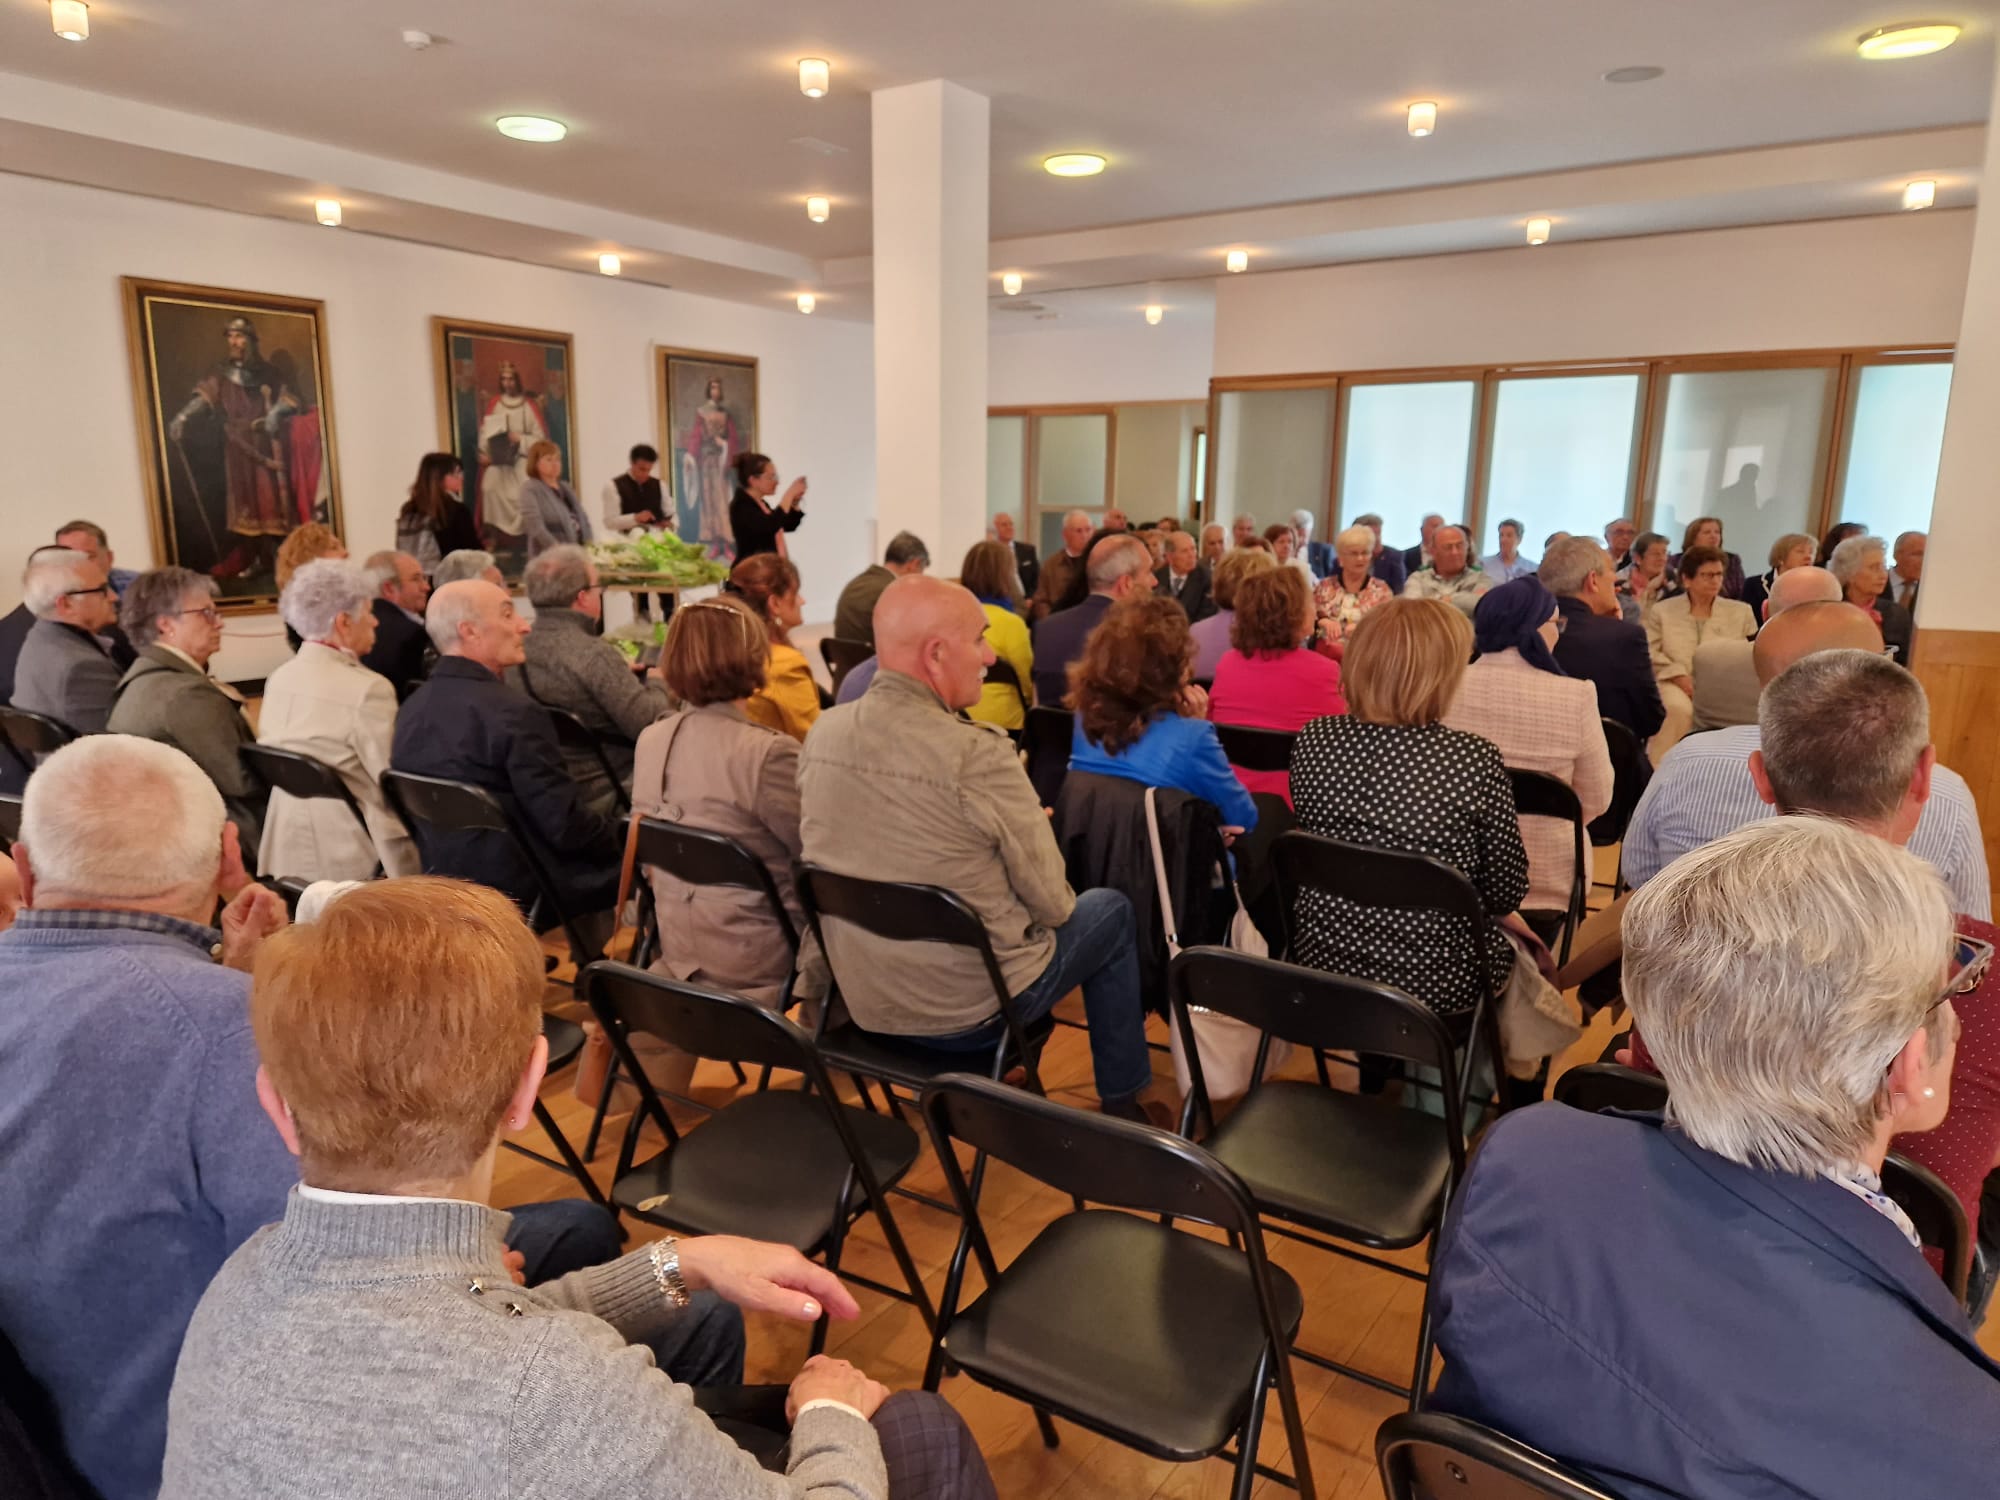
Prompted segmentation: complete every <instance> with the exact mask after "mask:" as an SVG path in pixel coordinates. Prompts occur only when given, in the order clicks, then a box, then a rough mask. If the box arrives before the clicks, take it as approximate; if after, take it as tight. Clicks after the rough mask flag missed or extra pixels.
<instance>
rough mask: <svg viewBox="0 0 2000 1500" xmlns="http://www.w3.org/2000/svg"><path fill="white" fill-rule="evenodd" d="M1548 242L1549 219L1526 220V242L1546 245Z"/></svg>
mask: <svg viewBox="0 0 2000 1500" xmlns="http://www.w3.org/2000/svg"><path fill="white" fill-rule="evenodd" d="M1548 242H1549V221H1548V220H1547V219H1530V220H1528V243H1529V244H1531V245H1546V244H1547V243H1548Z"/></svg>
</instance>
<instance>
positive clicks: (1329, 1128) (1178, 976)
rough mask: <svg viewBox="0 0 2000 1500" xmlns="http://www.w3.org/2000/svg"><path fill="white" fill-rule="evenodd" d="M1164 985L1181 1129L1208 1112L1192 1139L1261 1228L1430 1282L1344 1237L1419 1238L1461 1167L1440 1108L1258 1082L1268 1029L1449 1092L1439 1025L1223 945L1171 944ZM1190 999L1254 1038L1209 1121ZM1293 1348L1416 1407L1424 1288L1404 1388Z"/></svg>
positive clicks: (1405, 1242) (1385, 997)
mask: <svg viewBox="0 0 2000 1500" xmlns="http://www.w3.org/2000/svg"><path fill="white" fill-rule="evenodd" d="M1167 987H1168V992H1169V995H1170V996H1171V999H1172V1003H1173V1011H1174V1024H1175V1025H1176V1026H1178V1027H1179V1028H1180V1035H1181V1049H1182V1052H1183V1053H1184V1055H1185V1056H1186V1057H1187V1060H1188V1074H1189V1084H1190V1088H1189V1091H1188V1103H1187V1111H1186V1113H1184V1114H1183V1116H1182V1129H1183V1133H1191V1132H1189V1131H1188V1126H1189V1125H1191V1124H1192V1122H1193V1120H1194V1118H1195V1117H1196V1116H1197V1115H1199V1116H1200V1117H1201V1118H1204V1119H1206V1120H1207V1121H1208V1123H1209V1128H1210V1134H1209V1136H1208V1138H1207V1140H1206V1141H1205V1142H1204V1143H1203V1144H1204V1145H1205V1146H1206V1147H1207V1148H1208V1150H1209V1153H1210V1154H1211V1155H1213V1156H1214V1157H1215V1159H1216V1160H1217V1161H1219V1162H1221V1163H1222V1164H1223V1165H1224V1166H1225V1167H1227V1168H1229V1169H1230V1170H1231V1171H1232V1172H1234V1173H1235V1174H1236V1175H1237V1176H1238V1177H1239V1178H1241V1179H1242V1181H1243V1185H1244V1187H1246V1188H1247V1189H1248V1190H1249V1192H1250V1196H1251V1198H1252V1200H1253V1201H1254V1202H1255V1203H1256V1205H1257V1211H1258V1213H1259V1214H1260V1215H1262V1216H1263V1219H1264V1224H1265V1228H1266V1229H1268V1230H1270V1231H1271V1232H1273V1233H1275V1234H1281V1235H1284V1236H1285V1237H1286V1238H1288V1239H1295V1240H1299V1241H1302V1242H1303V1243H1305V1244H1308V1245H1313V1246H1316V1247H1317V1248H1319V1249H1321V1250H1329V1251H1332V1252H1333V1253H1334V1254H1335V1255H1343V1256H1346V1257H1347V1258H1348V1259H1350V1260H1358V1261H1362V1262H1364V1263H1366V1264H1368V1265H1371V1266H1375V1267H1377V1268H1378V1269H1380V1270H1384V1271H1390V1272H1393V1273H1395V1274H1396V1275H1398V1276H1404V1277H1408V1278H1409V1279H1410V1280H1412V1281H1417V1282H1423V1283H1426V1284H1428V1282H1429V1280H1430V1278H1429V1277H1428V1276H1426V1275H1425V1274H1424V1273H1423V1272H1421V1271H1413V1270H1411V1269H1410V1268H1409V1267H1407V1266H1402V1265H1398V1264H1396V1263H1395V1262H1394V1261H1390V1260H1384V1259H1382V1258H1381V1257H1380V1256H1376V1255H1369V1254H1366V1253H1364V1252H1362V1251H1359V1250H1354V1249H1351V1248H1349V1246H1351V1245H1365V1246H1367V1247H1368V1248H1369V1249H1371V1250H1402V1249H1406V1248H1408V1247H1409V1246H1411V1245H1417V1244H1421V1243H1423V1242H1424V1241H1425V1240H1427V1239H1429V1238H1430V1237H1431V1236H1432V1234H1434V1233H1435V1232H1436V1230H1437V1227H1438V1225H1439V1224H1440V1223H1442V1222H1443V1220H1444V1213H1445V1209H1446V1207H1447V1206H1448V1204H1449V1203H1450V1201H1451V1195H1452V1193H1453V1192H1455V1191H1456V1190H1457V1187H1458V1182H1459V1179H1460V1178H1461V1177H1462V1176H1463V1175H1464V1174H1465V1134H1464V1132H1463V1131H1462V1130H1461V1129H1460V1128H1459V1127H1458V1125H1457V1123H1456V1122H1454V1121H1452V1120H1449V1119H1446V1118H1445V1117H1444V1116H1443V1115H1441V1114H1440V1115H1428V1114H1424V1113H1422V1112H1420V1111H1418V1110H1413V1109H1405V1108H1403V1107H1402V1106H1401V1105H1400V1104H1398V1103H1395V1102H1392V1101H1390V1100H1387V1099H1385V1098H1382V1097H1379V1096H1375V1097H1371V1096H1368V1095H1364V1094H1355V1093H1349V1092H1347V1091H1346V1090H1344V1089H1337V1088H1332V1087H1329V1086H1328V1085H1327V1084H1325V1083H1295V1082H1288V1081H1277V1082H1266V1081H1264V1067H1265V1063H1266V1060H1267V1057H1268V1055H1269V1051H1270V1046H1271V1039H1272V1038H1273V1037H1277V1038H1279V1039H1280V1040H1283V1041H1287V1042H1292V1043H1294V1044H1296V1045H1298V1046H1301V1047H1309V1048H1312V1049H1313V1050H1314V1051H1315V1052H1319V1053H1325V1052H1366V1053H1372V1054H1375V1055H1378V1056H1384V1057H1394V1058H1398V1059H1400V1060H1402V1061H1404V1062H1408V1063H1415V1064H1417V1065H1419V1066H1422V1067H1427V1068H1435V1069H1436V1070H1437V1072H1438V1076H1439V1078H1440V1079H1441V1081H1442V1090H1443V1093H1444V1096H1445V1097H1446V1098H1448V1099H1449V1098H1453V1097H1455V1096H1456V1094H1457V1092H1458V1085H1457V1077H1456V1063H1455V1062H1454V1060H1453V1056H1452V1051H1453V1048H1452V1039H1451V1034H1450V1032H1449V1031H1447V1030H1446V1029H1445V1024H1444V1022H1443V1021H1442V1020H1440V1019H1439V1018H1438V1017H1437V1015H1436V1014H1435V1013H1434V1012H1432V1011H1431V1010H1430V1009H1428V1008H1427V1007H1425V1006H1423V1005H1420V1004H1419V1003H1418V1002H1417V1001H1415V1000H1412V999H1411V998H1410V997H1409V996H1408V995H1406V994H1404V993H1403V992H1402V991H1401V990H1397V989H1392V988H1390V987H1389V986H1388V985H1381V984H1369V983H1366V982H1365V981H1362V980H1359V979H1345V978H1342V977H1340V976H1339V975H1335V974H1325V973H1322V972H1320V971H1319V970H1317V969H1305V968H1300V967H1298V966H1297V965H1295V964H1286V963H1279V962H1277V961H1275V960H1273V959H1268V958H1253V957H1251V956H1249V955H1248V954H1243V953H1233V952H1230V951H1229V950H1227V949H1224V948H1190V949H1188V950H1187V951H1186V952H1184V953H1182V954H1181V955H1180V956H1179V957H1178V958H1176V959H1175V960H1174V963H1173V967H1172V969H1171V970H1170V971H1169V973H1168V986H1167ZM1195 1007H1198V1008H1200V1009H1202V1010H1206V1011H1212V1012H1214V1013H1215V1014H1217V1015H1222V1016H1228V1017H1231V1018H1233V1019H1235V1020H1238V1021H1241V1022H1243V1023H1244V1024H1246V1025H1248V1026H1250V1027H1252V1028H1254V1029H1255V1030H1257V1031H1258V1032H1260V1033H1262V1037H1261V1040H1260V1042H1259V1045H1258V1048H1257V1058H1256V1061H1255V1063H1254V1064H1253V1066H1252V1067H1251V1070H1250V1077H1251V1083H1250V1089H1249V1092H1248V1093H1246V1094H1245V1095H1244V1097H1243V1102H1242V1103H1241V1104H1239V1105H1238V1106H1237V1107H1236V1109H1235V1110H1234V1111H1233V1112H1232V1113H1231V1114H1230V1116H1229V1118H1228V1119H1226V1120H1224V1121H1223V1122H1222V1124H1221V1125H1220V1126H1219V1127H1218V1126H1216V1125H1215V1113H1214V1111H1213V1109H1212V1108H1211V1107H1210V1105H1209V1098H1208V1082H1207V1079H1206V1078H1205V1076H1204V1075H1203V1073H1202V1066H1201V1049H1200V1048H1199V1047H1198V1046H1197V1045H1196V1042H1195V1033H1194V1021H1193V1017H1192V1015H1191V1008H1195ZM1273 1220H1276V1221H1278V1222H1275V1223H1274V1222H1272V1221H1273ZM1293 1226H1296V1227H1293ZM1325 1236H1332V1238H1331V1239H1328V1238H1325ZM1341 1241H1344V1242H1345V1243H1338V1242H1341ZM1292 1352H1293V1354H1295V1355H1297V1356H1298V1357H1299V1358H1300V1359H1303V1360H1306V1361H1308V1362H1310V1363H1312V1364H1316V1365H1318V1366H1320V1367H1321V1368H1322V1369H1327V1370H1333V1371H1335V1372H1337V1373H1339V1374H1342V1375H1347V1376H1351V1377H1352V1378H1353V1379H1355V1380H1359V1381H1361V1382H1363V1383H1364V1384H1367V1385H1372V1386H1374V1387H1376V1389H1378V1390H1384V1391H1389V1392H1391V1393H1392V1394H1395V1395H1407V1396H1408V1397H1409V1400H1410V1404H1411V1405H1412V1406H1413V1407H1414V1406H1420V1405H1422V1403H1423V1396H1424V1391H1425V1390H1426V1388H1427V1387H1428V1386H1429V1383H1430V1365H1431V1305H1430V1297H1429V1294H1428V1291H1427V1292H1426V1294H1425V1297H1424V1311H1423V1318H1422V1321H1421V1322H1420V1323H1419V1325H1418V1330H1417V1362H1416V1367H1415V1370H1414V1373H1413V1374H1412V1375H1411V1377H1410V1380H1409V1382H1408V1384H1406V1385H1398V1384H1396V1383H1395V1382H1393V1381H1389V1380H1384V1379H1383V1378H1382V1377H1380V1376H1379V1375H1371V1374H1369V1373H1368V1372H1367V1371H1366V1370H1360V1369H1356V1368H1354V1367H1353V1366H1351V1365H1344V1364H1341V1363H1340V1362H1338V1361H1337V1360H1332V1359H1328V1358H1326V1357H1325V1356H1324V1355H1319V1354H1314V1353H1312V1352H1310V1351H1308V1350H1305V1349H1299V1348H1294V1349H1293V1350H1292Z"/></svg>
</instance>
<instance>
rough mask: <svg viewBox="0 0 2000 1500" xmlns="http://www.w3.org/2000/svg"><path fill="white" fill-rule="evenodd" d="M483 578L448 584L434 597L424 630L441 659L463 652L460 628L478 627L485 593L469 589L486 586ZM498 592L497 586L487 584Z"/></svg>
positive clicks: (466, 579) (432, 597) (427, 610)
mask: <svg viewBox="0 0 2000 1500" xmlns="http://www.w3.org/2000/svg"><path fill="white" fill-rule="evenodd" d="M485 582H486V580H485V579H483V578H461V579H458V580H457V581H456V582H453V583H448V584H446V585H445V586H444V587H443V588H441V589H439V590H438V591H437V592H436V593H435V594H432V595H431V602H430V607H429V608H428V609H426V610H425V611H424V630H425V632H426V633H427V634H428V635H429V636H430V638H431V644H432V645H433V646H435V647H437V649H438V655H440V656H454V655H456V654H458V652H459V651H460V650H461V649H462V648H461V645H460V643H459V639H458V627H459V626H461V625H476V624H477V623H478V622H479V608H480V599H481V593H480V590H478V589H475V588H467V587H466V586H465V585H466V584H468V583H485ZM486 587H487V588H494V587H496V585H494V584H490V583H488V584H486Z"/></svg>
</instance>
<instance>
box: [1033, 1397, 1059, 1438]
mask: <svg viewBox="0 0 2000 1500" xmlns="http://www.w3.org/2000/svg"><path fill="white" fill-rule="evenodd" d="M1035 1425H1036V1426H1037V1427H1039V1428H1041V1430H1042V1446H1043V1447H1044V1448H1055V1447H1060V1446H1061V1444H1062V1436H1061V1434H1059V1433H1058V1432H1057V1431H1056V1424H1055V1419H1054V1418H1052V1417H1051V1416H1050V1415H1049V1414H1048V1413H1047V1412H1045V1411H1043V1410H1042V1409H1041V1408H1040V1407H1039V1406H1038V1407H1036V1408H1035Z"/></svg>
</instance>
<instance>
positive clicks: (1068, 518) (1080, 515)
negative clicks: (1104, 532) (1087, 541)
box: [1063, 510, 1091, 526]
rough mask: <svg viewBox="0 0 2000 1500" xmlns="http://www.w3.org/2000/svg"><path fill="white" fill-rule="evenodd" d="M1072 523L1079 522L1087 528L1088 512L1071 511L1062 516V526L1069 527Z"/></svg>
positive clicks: (1088, 522) (1089, 522)
mask: <svg viewBox="0 0 2000 1500" xmlns="http://www.w3.org/2000/svg"><path fill="white" fill-rule="evenodd" d="M1072 521H1081V522H1083V523H1084V525H1086V526H1088V525H1090V524H1091V521H1090V512H1089V511H1087V510H1073V511H1070V512H1068V513H1067V514H1065V515H1064V516H1063V525H1064V526H1067V525H1069V523H1070V522H1072Z"/></svg>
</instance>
